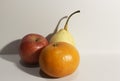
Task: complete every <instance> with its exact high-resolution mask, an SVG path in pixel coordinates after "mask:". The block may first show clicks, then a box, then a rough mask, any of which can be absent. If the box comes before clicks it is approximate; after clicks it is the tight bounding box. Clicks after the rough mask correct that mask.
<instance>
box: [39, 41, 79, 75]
mask: <svg viewBox="0 0 120 81" xmlns="http://www.w3.org/2000/svg"><path fill="white" fill-rule="evenodd" d="M79 61H80V56H79V52H78V51H77V49H76V48H75V47H74V46H72V45H70V44H68V43H65V42H57V43H51V44H49V45H48V46H46V47H45V48H44V49H43V50H42V52H41V54H40V57H39V65H40V69H41V70H42V71H43V72H45V73H46V74H47V75H49V76H52V77H64V76H67V75H69V74H72V73H73V72H74V71H75V70H76V69H77V67H78V65H79Z"/></svg>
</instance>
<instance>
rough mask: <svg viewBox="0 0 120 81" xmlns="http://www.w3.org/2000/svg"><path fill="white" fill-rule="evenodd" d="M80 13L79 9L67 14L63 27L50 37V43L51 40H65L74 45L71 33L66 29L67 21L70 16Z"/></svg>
mask: <svg viewBox="0 0 120 81" xmlns="http://www.w3.org/2000/svg"><path fill="white" fill-rule="evenodd" d="M76 13H80V10H78V11H75V12H73V13H72V14H70V15H69V17H68V19H67V21H66V23H65V26H64V28H62V29H60V30H59V31H58V32H56V33H55V34H54V35H53V36H52V37H51V39H50V43H53V42H67V43H69V44H71V45H73V46H75V41H74V38H73V36H72V34H71V33H70V32H69V31H68V21H69V20H70V18H71V16H72V15H74V14H76Z"/></svg>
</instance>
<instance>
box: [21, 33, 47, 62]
mask: <svg viewBox="0 0 120 81" xmlns="http://www.w3.org/2000/svg"><path fill="white" fill-rule="evenodd" d="M47 45H48V40H47V39H46V38H45V37H43V36H42V35H39V34H35V33H30V34H27V35H26V36H24V37H23V38H22V40H21V43H20V47H19V54H20V57H21V60H22V62H23V63H25V64H38V60H39V54H40V52H41V50H42V49H43V48H44V47H45V46H47Z"/></svg>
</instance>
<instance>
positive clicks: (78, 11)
mask: <svg viewBox="0 0 120 81" xmlns="http://www.w3.org/2000/svg"><path fill="white" fill-rule="evenodd" d="M76 13H80V10H77V11H75V12H73V13H72V14H70V16H69V17H68V19H67V21H66V23H65V26H64V29H65V30H68V26H67V25H68V22H69V20H70V18H71V16H73V15H74V14H76Z"/></svg>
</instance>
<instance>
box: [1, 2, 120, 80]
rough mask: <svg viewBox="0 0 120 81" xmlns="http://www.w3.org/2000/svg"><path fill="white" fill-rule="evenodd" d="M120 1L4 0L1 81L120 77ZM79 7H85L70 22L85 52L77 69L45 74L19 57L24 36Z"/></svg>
mask: <svg viewBox="0 0 120 81" xmlns="http://www.w3.org/2000/svg"><path fill="white" fill-rule="evenodd" d="M119 3H120V1H119V0H59V1H57V0H52V1H51V0H50V1H48V0H0V37H1V40H0V81H16V80H17V81H22V80H24V81H33V80H34V81H53V80H55V81H66V80H68V81H120V78H119V76H120V59H119V58H120V36H119V35H120V32H119V31H120V4H119ZM78 9H79V10H81V13H80V14H76V15H75V16H73V17H72V18H71V20H70V22H69V30H70V32H71V33H72V34H73V36H74V37H75V40H76V46H77V48H78V50H79V51H80V55H81V64H80V66H79V68H78V70H77V71H76V72H75V73H74V74H72V75H70V76H68V77H64V78H59V79H49V78H44V77H42V76H41V75H40V74H39V68H27V67H24V66H22V65H21V64H20V63H19V60H20V59H19V56H18V51H17V48H18V45H19V39H21V38H22V37H23V36H24V35H26V34H28V33H39V34H41V35H44V36H47V35H48V34H50V33H52V32H53V31H54V29H55V27H56V25H57V22H58V21H59V19H60V18H62V17H63V16H65V15H69V14H70V13H72V12H73V11H76V10H78ZM64 22H65V20H63V21H62V23H61V25H60V26H59V27H60V28H61V27H63V25H64Z"/></svg>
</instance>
